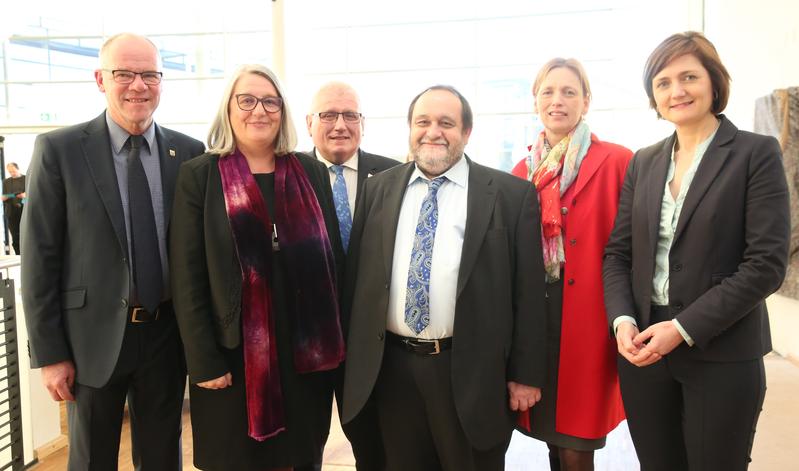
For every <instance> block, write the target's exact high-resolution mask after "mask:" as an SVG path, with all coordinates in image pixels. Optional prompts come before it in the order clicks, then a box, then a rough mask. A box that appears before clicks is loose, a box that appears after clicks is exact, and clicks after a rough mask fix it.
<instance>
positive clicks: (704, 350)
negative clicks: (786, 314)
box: [603, 115, 790, 361]
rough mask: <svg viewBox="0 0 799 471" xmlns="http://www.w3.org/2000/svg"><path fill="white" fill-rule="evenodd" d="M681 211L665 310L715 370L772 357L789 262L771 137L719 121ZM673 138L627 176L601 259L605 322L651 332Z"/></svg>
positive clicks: (781, 179)
mask: <svg viewBox="0 0 799 471" xmlns="http://www.w3.org/2000/svg"><path fill="white" fill-rule="evenodd" d="M720 118H721V124H720V127H719V129H718V131H717V132H716V136H715V138H714V139H713V141H712V142H711V143H710V147H709V148H708V149H707V151H706V153H705V155H704V157H703V158H702V162H701V163H700V165H699V168H698V170H697V172H696V175H695V176H694V179H693V181H692V183H691V187H690V188H689V190H688V193H687V195H686V198H685V202H684V204H683V208H682V212H681V213H680V218H679V220H678V222H677V229H676V232H675V235H674V241H673V242H672V246H671V251H670V253H669V264H670V271H669V303H670V306H671V309H672V311H674V312H676V313H677V314H676V318H677V320H678V321H679V322H680V324H681V325H682V326H683V327H684V328H685V330H686V331H687V332H688V334H689V335H690V336H691V337H692V338H693V340H694V341H695V342H696V345H695V346H694V347H692V348H690V350H689V355H692V356H693V357H694V358H696V359H703V360H711V361H737V360H748V359H755V358H758V357H760V356H762V355H764V354H765V353H767V352H769V351H770V350H771V336H770V333H769V325H768V314H767V311H766V304H765V301H764V299H765V298H766V296H768V295H769V294H771V293H773V292H774V291H775V290H776V289H777V288H778V287H779V286H780V284H781V283H782V280H783V278H784V276H785V270H786V264H787V260H788V243H789V241H790V233H789V231H790V222H789V211H788V190H787V184H786V181H785V173H784V171H783V167H782V160H781V153H780V147H779V144H778V143H777V140H776V139H774V138H772V137H766V136H761V135H758V134H752V133H749V132H746V131H739V130H738V129H737V128H736V127H735V126H734V125H733V124H732V123H731V122H730V121H729V120H727V119H726V118H725V117H724V116H723V115H722V116H720ZM675 139H676V135H672V136H671V137H669V138H668V139H665V140H663V141H661V142H659V143H657V144H655V145H653V146H651V147H647V148H645V149H641V150H639V151H638V152H637V153H636V154H635V156H634V157H633V160H632V161H631V163H630V166H629V168H628V171H627V175H626V178H625V181H624V187H623V189H622V195H621V201H620V205H619V212H618V215H617V218H616V223H615V226H614V229H613V232H612V233H611V236H610V241H609V242H608V245H607V247H606V249H605V261H604V266H603V278H604V285H605V305H606V307H607V313H608V321H609V322H610V323H611V325H612V323H613V320H614V319H615V318H616V317H618V316H621V315H631V316H633V317H635V318H636V320H637V322H638V326H639V328H640V329H641V330H643V329H645V328H646V327H648V326H649V325H650V323H651V322H650V310H651V309H650V304H651V297H652V278H653V274H654V267H655V251H656V249H657V238H658V226H659V223H660V208H661V202H662V200H663V191H664V188H665V184H666V175H667V172H668V168H669V161H670V160H671V151H672V148H673V146H674V140H675Z"/></svg>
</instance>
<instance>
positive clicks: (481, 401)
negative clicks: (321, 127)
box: [343, 158, 546, 449]
mask: <svg viewBox="0 0 799 471" xmlns="http://www.w3.org/2000/svg"><path fill="white" fill-rule="evenodd" d="M467 159H468V158H467ZM413 169H414V164H413V163H408V164H405V165H403V166H400V167H395V168H393V169H390V170H386V171H385V172H383V173H380V174H379V175H376V176H375V177H372V178H370V179H368V180H367V181H366V184H365V185H364V188H363V198H362V199H361V204H360V205H359V206H358V209H357V210H356V214H357V217H356V219H355V224H354V226H353V232H352V239H351V246H350V253H349V257H348V260H347V280H346V283H345V295H344V301H343V303H344V309H345V310H347V309H348V308H349V307H351V310H352V311H351V312H352V318H351V319H352V324H351V325H350V331H349V339H348V342H347V347H348V348H347V363H346V365H347V368H346V374H345V376H346V379H345V385H344V414H343V421H344V422H349V421H351V420H352V419H353V418H354V417H355V416H356V415H357V414H358V413H359V412H360V410H361V409H362V408H363V406H364V404H365V403H366V401H367V400H368V399H369V397H370V395H371V394H372V390H373V388H374V385H375V381H376V380H377V377H378V374H379V373H380V369H381V364H382V358H383V348H384V341H385V331H386V313H387V309H388V301H389V299H388V298H389V286H390V284H391V272H392V265H393V260H392V257H393V254H394V239H395V236H396V231H397V224H398V218H399V212H400V207H401V205H402V199H403V195H404V193H405V189H406V187H407V183H408V180H409V178H410V176H411V173H412V172H413ZM465 204H466V205H467V216H466V230H465V235H464V240H463V251H462V255H461V265H460V272H459V274H458V284H457V293H458V294H457V300H456V305H455V324H454V335H453V346H452V373H451V374H452V378H451V380H452V388H453V391H454V396H455V397H454V398H453V400H454V403H455V407H456V409H457V412H458V417H459V418H460V421H461V424H462V425H463V428H464V430H465V431H466V435H467V436H468V437H469V440H470V441H471V443H472V444H473V445H474V446H475V447H476V448H480V449H487V448H490V447H492V446H494V445H496V444H498V443H499V442H500V441H502V440H506V439H507V438H508V437H509V435H510V433H511V430H512V428H513V423H514V415H513V414H512V413H511V411H510V409H509V406H508V393H507V381H516V382H518V383H522V384H526V385H531V386H537V387H541V386H542V385H543V384H544V374H545V371H544V370H545V357H546V335H545V334H546V326H545V323H546V320H545V315H544V307H543V306H544V304H543V302H544V268H543V261H542V258H541V242H540V241H541V229H540V226H539V218H538V209H537V208H538V202H537V199H536V193H535V188H534V187H533V186H532V185H530V184H529V182H526V181H524V180H522V179H520V178H517V177H514V176H512V175H510V174H506V173H502V172H499V171H497V170H493V169H490V168H488V167H484V166H482V165H478V164H476V163H474V162H472V161H469V189H468V197H467V201H466V202H465Z"/></svg>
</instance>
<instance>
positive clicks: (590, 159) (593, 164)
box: [573, 134, 609, 197]
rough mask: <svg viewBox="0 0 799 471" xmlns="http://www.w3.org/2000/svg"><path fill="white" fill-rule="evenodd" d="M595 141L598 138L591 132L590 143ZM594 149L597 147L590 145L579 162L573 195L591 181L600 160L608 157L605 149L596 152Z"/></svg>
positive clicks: (575, 195)
mask: <svg viewBox="0 0 799 471" xmlns="http://www.w3.org/2000/svg"><path fill="white" fill-rule="evenodd" d="M595 142H598V140H597V138H596V136H595V135H593V134H591V144H594V143H595ZM595 149H598V147H597V146H594V145H592V146H591V147H590V148H589V149H588V153H587V154H586V155H585V157H584V158H583V162H582V163H581V164H580V171H579V172H578V173H577V181H576V182H575V186H574V193H573V195H574V197H577V195H578V194H579V193H580V191H582V189H583V188H585V185H586V184H588V182H589V181H591V177H593V176H594V174H595V173H596V171H597V170H599V167H601V166H602V162H604V161H605V159H607V158H608V155H609V153H608V152H607V151H605V152H602V153H598V152H596V151H595Z"/></svg>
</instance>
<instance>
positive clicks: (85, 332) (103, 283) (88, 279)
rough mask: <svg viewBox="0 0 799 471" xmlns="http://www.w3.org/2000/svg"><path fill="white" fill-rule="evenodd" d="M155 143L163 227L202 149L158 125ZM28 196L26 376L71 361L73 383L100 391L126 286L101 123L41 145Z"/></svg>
mask: <svg viewBox="0 0 799 471" xmlns="http://www.w3.org/2000/svg"><path fill="white" fill-rule="evenodd" d="M156 138H157V141H158V151H159V154H160V156H161V178H162V185H163V194H164V218H165V220H166V221H168V220H169V215H170V211H171V208H172V199H173V197H174V193H175V191H174V182H175V178H176V176H177V173H178V167H179V165H180V163H181V162H183V161H185V160H188V159H190V158H191V157H194V156H196V155H199V154H201V153H202V152H203V149H204V146H203V144H202V143H201V142H200V141H198V140H196V139H192V138H190V137H188V136H186V135H184V134H181V133H178V132H175V131H171V130H169V129H165V128H162V127H160V126H157V125H156ZM173 154H174V155H173ZM28 189H29V191H28V194H29V197H28V203H27V204H26V209H25V212H24V215H23V219H22V246H23V247H24V249H25V250H23V255H22V287H23V288H22V299H23V302H24V305H25V318H26V321H27V326H28V335H29V338H30V344H29V345H30V356H31V366H33V367H34V368H39V367H42V366H46V365H50V364H53V363H57V362H60V361H64V360H72V361H73V362H74V363H75V367H76V371H77V381H78V382H80V383H81V384H85V385H88V386H92V387H100V386H102V385H104V384H105V383H106V382H107V381H108V379H109V377H110V376H111V372H112V371H113V369H114V366H115V365H116V362H117V357H118V356H119V350H120V347H121V345H122V337H123V334H124V332H125V325H126V324H127V317H128V297H129V293H130V283H131V280H130V267H129V263H128V243H127V236H126V234H125V216H124V213H123V211H122V201H121V199H120V195H119V186H118V184H117V177H116V172H115V170H114V161H113V158H112V156H111V142H110V138H109V135H108V126H107V124H106V120H105V113H102V114H100V116H98V117H97V118H95V119H93V120H91V121H89V122H86V123H83V124H78V125H76V126H71V127H68V128H64V129H59V130H56V131H52V132H49V133H46V134H42V135H40V136H38V137H37V138H36V144H35V146H34V151H33V158H32V159H31V164H30V168H29V170H28ZM26 252H27V253H26Z"/></svg>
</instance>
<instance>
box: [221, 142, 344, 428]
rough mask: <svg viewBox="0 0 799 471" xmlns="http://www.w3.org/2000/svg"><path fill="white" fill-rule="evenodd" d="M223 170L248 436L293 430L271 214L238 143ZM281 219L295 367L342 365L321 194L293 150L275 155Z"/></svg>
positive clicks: (332, 264) (277, 222)
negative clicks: (237, 283) (286, 405)
mask: <svg viewBox="0 0 799 471" xmlns="http://www.w3.org/2000/svg"><path fill="white" fill-rule="evenodd" d="M219 173H220V174H221V176H222V190H223V192H224V194H225V208H226V209H227V216H228V220H229V221H230V228H231V232H232V233H233V242H234V244H235V246H236V252H237V254H238V259H239V263H240V265H241V272H242V283H241V287H242V289H241V316H242V342H243V344H244V345H243V346H244V379H245V383H246V384H245V386H246V389H247V419H248V424H249V430H248V435H249V436H250V437H252V438H254V439H256V440H258V441H263V440H266V439H267V438H269V437H272V436H275V435H277V434H278V433H280V432H281V431H283V430H285V429H286V420H285V413H284V410H283V391H282V388H281V384H280V370H279V366H278V361H277V345H276V343H275V319H274V315H273V312H272V290H271V277H272V243H271V241H272V221H271V220H270V217H269V212H268V211H267V210H266V204H265V202H264V198H263V195H262V194H261V191H260V189H259V188H258V184H257V183H256V181H255V178H254V177H253V175H252V173H251V172H250V168H249V166H248V165H247V160H246V159H245V158H244V156H243V155H242V154H241V152H239V151H238V149H236V150H235V151H234V152H233V153H232V154H230V155H228V156H226V157H220V158H219ZM274 224H275V227H276V228H277V234H278V236H279V246H280V251H281V252H282V253H283V256H284V258H285V267H286V273H285V274H284V276H285V278H286V280H285V286H286V288H285V293H282V295H284V296H285V298H286V308H287V310H288V311H289V312H288V317H289V318H290V319H291V320H292V322H291V325H292V330H293V335H292V337H293V338H292V341H293V342H292V343H293V349H294V368H295V371H296V372H297V373H310V372H314V371H324V370H330V369H333V368H336V367H337V366H338V365H339V363H341V362H342V361H343V360H344V338H343V336H342V334H341V325H340V323H339V309H338V299H337V295H336V286H335V261H334V258H333V251H332V247H331V245H330V240H329V239H328V237H327V229H326V228H325V220H324V217H323V216H322V210H321V208H320V207H319V202H318V201H317V199H316V194H315V193H314V190H313V187H312V186H311V183H310V182H309V181H308V177H307V175H306V174H305V169H303V167H302V164H300V162H299V160H297V157H295V156H294V155H293V154H289V155H285V156H279V157H276V158H275V214H274ZM234 380H235V379H234Z"/></svg>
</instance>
